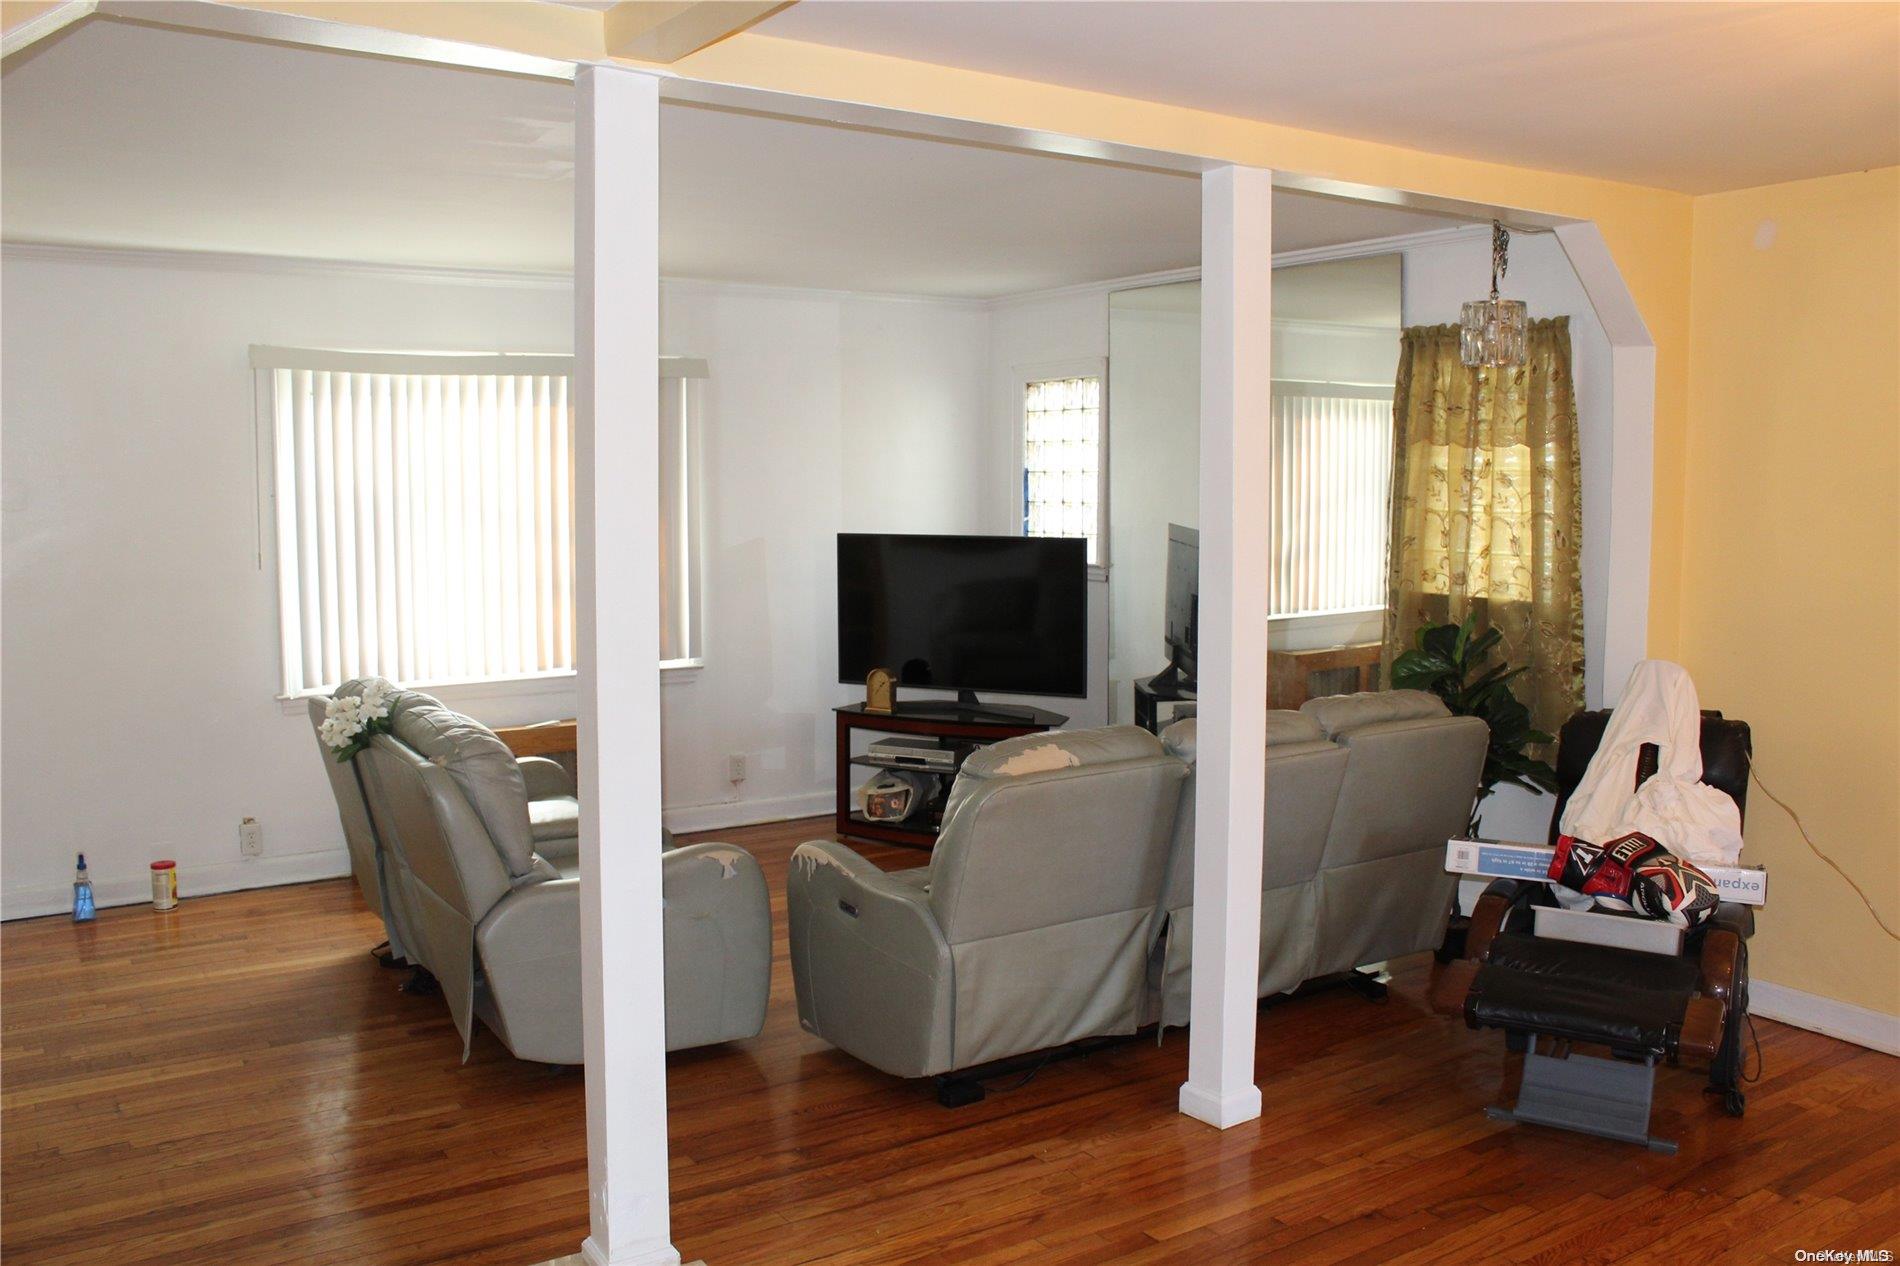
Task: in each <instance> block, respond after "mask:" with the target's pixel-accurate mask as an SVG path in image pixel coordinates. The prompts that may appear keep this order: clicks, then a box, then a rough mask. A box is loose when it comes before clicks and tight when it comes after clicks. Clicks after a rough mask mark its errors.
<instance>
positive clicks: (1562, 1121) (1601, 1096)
mask: <svg viewBox="0 0 1900 1266" xmlns="http://www.w3.org/2000/svg"><path fill="white" fill-rule="evenodd" d="M1655 1090H1656V1065H1655V1063H1654V1062H1653V1061H1647V1062H1644V1063H1641V1064H1631V1063H1624V1062H1622V1061H1619V1060H1611V1059H1599V1058H1597V1057H1595V1056H1592V1055H1572V1056H1570V1057H1569V1058H1568V1059H1556V1058H1553V1057H1551V1056H1549V1055H1538V1054H1535V1053H1531V1054H1527V1055H1525V1056H1524V1074H1523V1080H1522V1081H1521V1082H1519V1084H1518V1090H1517V1106H1516V1107H1515V1108H1497V1107H1492V1108H1486V1109H1485V1110H1484V1114H1485V1115H1486V1116H1488V1117H1490V1118H1491V1119H1492V1120H1494V1121H1528V1122H1530V1123H1532V1124H1533V1125H1548V1126H1554V1127H1555V1128H1557V1129H1560V1130H1575V1131H1577V1132H1578V1133H1580V1134H1594V1135H1596V1136H1597V1137H1598V1138H1606V1139H1618V1140H1621V1141H1622V1142H1625V1143H1640V1144H1642V1145H1643V1146H1644V1147H1647V1148H1649V1150H1650V1151H1652V1152H1661V1153H1663V1154H1664V1155H1666V1156H1674V1155H1675V1154H1676V1145H1675V1144H1674V1143H1672V1142H1670V1141H1669V1140H1668V1139H1659V1138H1654V1137H1651V1135H1650V1133H1649V1106H1650V1101H1651V1099H1652V1097H1653V1096H1654V1094H1655Z"/></svg>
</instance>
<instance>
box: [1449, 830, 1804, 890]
mask: <svg viewBox="0 0 1900 1266" xmlns="http://www.w3.org/2000/svg"><path fill="white" fill-rule="evenodd" d="M1556 851H1557V850H1556V849H1554V848H1547V847H1545V846H1544V845H1542V844H1518V843H1513V842H1509V841H1504V840H1465V839H1453V840H1447V841H1446V842H1445V869H1446V870H1448V871H1450V872H1452V873H1453V874H1454V875H1488V876H1490V877H1491V878H1493V879H1531V880H1536V881H1538V882H1540V883H1548V882H1549V879H1550V859H1551V857H1552V856H1554V855H1555V854H1556ZM1702 870H1703V871H1704V872H1705V873H1706V874H1707V875H1708V877H1709V878H1710V879H1713V880H1714V881H1715V886H1716V887H1717V888H1719V889H1721V892H1722V900H1724V901H1733V902H1735V903H1736V904H1737V905H1744V906H1759V905H1765V904H1767V900H1768V872H1767V871H1766V870H1765V869H1763V868H1762V867H1760V866H1704V867H1702Z"/></svg>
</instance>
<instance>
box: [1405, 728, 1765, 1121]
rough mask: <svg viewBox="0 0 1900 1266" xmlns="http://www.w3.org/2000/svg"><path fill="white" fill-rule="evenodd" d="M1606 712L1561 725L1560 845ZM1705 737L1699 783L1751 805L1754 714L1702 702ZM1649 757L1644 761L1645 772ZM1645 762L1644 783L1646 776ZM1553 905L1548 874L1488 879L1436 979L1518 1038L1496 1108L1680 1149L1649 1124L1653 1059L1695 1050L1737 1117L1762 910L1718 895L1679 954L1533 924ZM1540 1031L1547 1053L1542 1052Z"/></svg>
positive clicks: (1461, 1011)
mask: <svg viewBox="0 0 1900 1266" xmlns="http://www.w3.org/2000/svg"><path fill="white" fill-rule="evenodd" d="M1609 718H1610V714H1609V712H1608V711H1600V712H1583V713H1579V714H1577V715H1576V716H1574V717H1572V718H1571V719H1570V720H1569V721H1568V722H1567V723H1565V725H1564V727H1563V731H1562V733H1561V734H1560V735H1559V737H1558V745H1559V746H1558V756H1557V781H1558V787H1559V790H1558V795H1557V805H1556V808H1555V810H1554V811H1553V812H1552V814H1551V825H1550V840H1551V842H1552V843H1553V844H1554V843H1555V842H1556V839H1557V835H1558V830H1557V823H1558V822H1559V821H1560V820H1561V818H1562V816H1563V810H1564V806H1565V805H1566V804H1567V803H1569V800H1570V796H1571V793H1572V792H1573V791H1575V790H1576V788H1577V786H1578V784H1579V783H1581V782H1582V780H1583V775H1584V771H1585V769H1586V768H1587V767H1588V766H1589V763H1590V758H1591V757H1592V756H1594V755H1595V754H1596V750H1597V747H1598V745H1599V744H1600V743H1601V742H1602V739H1603V732H1604V728H1605V726H1606V725H1607V724H1608V723H1609ZM1701 749H1702V770H1703V772H1702V781H1703V782H1705V783H1707V784H1708V785H1710V786H1712V787H1715V788H1717V789H1718V790H1721V791H1723V792H1726V793H1727V794H1728V795H1729V797H1730V798H1731V799H1733V800H1734V801H1735V804H1736V807H1737V808H1738V809H1740V810H1743V811H1744V812H1745V811H1746V808H1747V795H1748V770H1749V761H1750V759H1751V756H1752V744H1751V742H1750V736H1749V730H1748V726H1747V724H1746V723H1745V722H1742V721H1732V720H1728V719H1725V718H1724V717H1723V716H1722V715H1721V714H1720V713H1719V712H1704V713H1703V715H1702V733H1701ZM1653 768H1654V765H1653V763H1652V762H1649V761H1644V762H1641V763H1640V770H1649V769H1653ZM1640 770H1639V773H1638V781H1639V783H1640V781H1641V779H1642V778H1643V777H1645V776H1646V775H1645V774H1644V773H1643V772H1640ZM1550 904H1554V898H1553V897H1552V895H1551V893H1550V888H1549V886H1548V885H1547V884H1543V883H1535V882H1527V881H1522V880H1509V879H1500V880H1497V881H1494V882H1493V883H1492V884H1491V885H1490V886H1489V887H1488V888H1486V889H1485V892H1484V895H1483V896H1482V897H1481V898H1480V899H1479V901H1478V904H1477V907H1476V908H1475V909H1474V911H1473V913H1472V917H1471V924H1470V929H1469V931H1468V932H1467V934H1466V940H1465V953H1464V957H1463V958H1462V959H1460V960H1457V961H1454V962H1451V963H1449V964H1447V965H1446V966H1445V967H1444V968H1443V969H1442V970H1441V971H1440V974H1439V976H1438V978H1437V980H1436V981H1435V982H1434V987H1433V998H1434V1002H1435V1004H1436V1005H1437V1006H1438V1008H1439V1009H1440V1010H1441V1011H1445V1012H1448V1013H1451V1014H1456V1015H1462V1016H1463V1017H1464V1019H1465V1023H1466V1024H1468V1025H1469V1026H1470V1027H1472V1028H1474V1029H1485V1028H1491V1029H1503V1030H1504V1032H1505V1037H1506V1042H1507V1043H1508V1045H1509V1047H1510V1049H1511V1050H1513V1051H1518V1052H1523V1053H1524V1054H1525V1068H1524V1073H1523V1080H1522V1083H1521V1087H1520V1091H1519V1096H1518V1104H1517V1107H1516V1108H1515V1109H1511V1110H1506V1109H1502V1108H1491V1109H1488V1111H1489V1113H1490V1114H1491V1115H1492V1116H1494V1117H1498V1118H1500V1119H1504V1120H1513V1121H1520V1120H1521V1121H1532V1122H1536V1123H1539V1124H1545V1125H1555V1126H1559V1127H1562V1128H1566V1129H1574V1130H1581V1131H1583V1132H1585V1133H1591V1134H1599V1135H1603V1136H1605V1137H1609V1138H1618V1139H1624V1140H1627V1141H1630V1142H1640V1143H1644V1144H1646V1145H1648V1146H1649V1147H1651V1148H1653V1149H1655V1150H1657V1151H1664V1152H1673V1151H1675V1144H1673V1143H1669V1142H1666V1141H1664V1140H1660V1139H1656V1138H1653V1137H1652V1136H1651V1135H1650V1134H1649V1104H1650V1096H1651V1091H1652V1089H1653V1082H1654V1070H1655V1066H1656V1065H1657V1064H1658V1063H1659V1062H1664V1061H1666V1062H1668V1063H1671V1064H1675V1063H1679V1062H1681V1061H1682V1060H1684V1059H1689V1060H1692V1061H1694V1062H1698V1063H1699V1062H1703V1061H1706V1062H1707V1063H1708V1065H1709V1069H1710V1074H1709V1083H1710V1084H1709V1090H1710V1092H1711V1093H1715V1094H1719V1095H1721V1096H1722V1099H1723V1106H1724V1107H1725V1108H1726V1110H1727V1111H1728V1112H1729V1114H1730V1115H1732V1116H1740V1115H1741V1114H1742V1111H1743V1108H1744V1107H1745V1102H1746V1101H1745V1099H1744V1097H1743V1094H1742V1090H1741V1081H1742V1043H1743V1035H1744V1031H1745V1028H1746V1024H1747V1015H1748V946H1747V940H1748V938H1749V936H1750V935H1752V934H1753V932H1754V930H1755V922H1754V912H1753V911H1752V910H1751V909H1750V908H1749V907H1747V906H1743V905H1737V904H1735V903H1732V902H1723V903H1722V904H1721V905H1720V906H1719V907H1718V908H1717V910H1716V912H1715V914H1714V916H1713V917H1712V918H1711V919H1710V920H1709V921H1708V922H1707V923H1705V924H1703V925H1702V926H1701V927H1700V928H1697V929H1696V930H1695V931H1693V932H1691V933H1690V934H1689V936H1688V937H1687V938H1686V940H1685V943H1684V946H1683V951H1682V953H1681V954H1680V955H1677V956H1670V955H1664V954H1653V953H1645V952H1643V951H1640V950H1631V949H1622V948H1618V947H1613V946H1604V945H1586V944H1579V943H1576V942H1570V941H1560V940H1554V939H1547V938H1540V937H1537V936H1534V935H1533V934H1532V932H1531V924H1532V921H1533V917H1534V916H1533V908H1534V907H1535V906H1537V905H1550ZM1540 1041H1542V1042H1544V1043H1546V1044H1547V1050H1548V1052H1549V1053H1545V1051H1540V1050H1539V1044H1540ZM1573 1042H1582V1043H1589V1044H1595V1045H1601V1046H1606V1047H1608V1048H1609V1049H1610V1052H1611V1054H1612V1056H1613V1057H1614V1058H1613V1059H1612V1060H1602V1059H1596V1058H1592V1057H1587V1056H1572V1055H1571V1054H1570V1050H1569V1047H1570V1044H1571V1043H1573Z"/></svg>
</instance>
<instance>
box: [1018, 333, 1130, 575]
mask: <svg viewBox="0 0 1900 1266" xmlns="http://www.w3.org/2000/svg"><path fill="white" fill-rule="evenodd" d="M1058 378H1093V379H1095V380H1096V381H1098V382H1099V383H1100V384H1101V393H1100V396H1099V399H1100V401H1101V404H1100V407H1099V410H1098V412H1099V413H1100V415H1101V416H1100V420H1099V422H1098V425H1099V427H1100V428H1101V440H1100V444H1101V453H1100V460H1098V461H1097V462H1096V470H1095V480H1096V489H1095V505H1096V515H1095V534H1096V546H1097V549H1096V558H1095V561H1094V562H1092V563H1090V564H1089V578H1090V579H1092V580H1100V579H1104V578H1106V577H1107V575H1108V567H1109V562H1110V559H1109V550H1108V537H1109V531H1108V522H1109V504H1108V486H1109V484H1108V468H1109V462H1110V461H1111V460H1112V458H1111V454H1110V444H1109V399H1108V358H1107V357H1104V356H1083V357H1078V358H1075V359H1072V360H1053V361H1039V362H1035V363H1031V364H1027V365H1013V366H1011V367H1010V398H1009V418H1010V428H1009V433H1010V445H1009V465H1010V473H1011V482H1010V497H1009V505H1010V519H1009V534H1010V535H1011V536H1022V535H1023V474H1024V465H1023V398H1024V395H1025V394H1026V393H1027V392H1028V390H1029V387H1030V385H1031V384H1032V383H1038V382H1049V381H1051V380H1054V379H1058Z"/></svg>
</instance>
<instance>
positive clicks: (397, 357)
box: [252, 348, 704, 695]
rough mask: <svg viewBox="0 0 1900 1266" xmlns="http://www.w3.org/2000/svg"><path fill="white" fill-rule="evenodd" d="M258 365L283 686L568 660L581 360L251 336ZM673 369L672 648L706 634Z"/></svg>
mask: <svg viewBox="0 0 1900 1266" xmlns="http://www.w3.org/2000/svg"><path fill="white" fill-rule="evenodd" d="M252 363H253V365H254V366H256V368H257V371H258V372H259V374H260V375H262V377H263V378H264V380H265V385H266V387H267V391H268V396H269V402H270V406H269V407H270V423H271V426H270V429H271V435H272V448H273V454H274V459H273V465H274V469H275V496H274V501H275V522H276V538H277V570H278V596H279V610H280V628H281V639H282V660H283V693H284V694H286V695H295V694H301V693H307V692H310V691H314V690H329V689H333V688H334V687H335V686H336V685H337V684H338V683H340V682H343V681H346V680H349V679H350V678H352V677H360V676H366V675H371V674H374V675H377V676H382V677H387V678H389V679H390V680H392V681H397V682H402V683H406V684H425V685H426V684H430V683H437V684H440V683H447V682H456V681H495V680H502V679H508V678H521V677H533V676H538V675H546V674H553V673H563V672H571V671H573V668H574V416H573V410H572V408H571V406H570V401H569V396H568V373H569V370H570V368H571V364H572V358H571V357H567V356H412V355H401V354H380V353H360V352H323V351H302V350H298V349H289V348H254V349H253V350H252ZM686 364H692V365H698V364H699V363H698V362H690V363H686ZM664 372H665V368H664V367H663V373H664ZM703 373H704V369H703V365H700V366H699V368H698V374H700V375H703ZM680 377H682V371H681V370H680V369H679V367H678V365H675V366H674V372H673V373H672V374H670V375H669V376H667V377H664V378H663V379H662V383H661V410H660V417H661V433H662V439H661V451H662V463H661V480H662V485H663V486H662V488H661V490H660V516H661V521H660V524H659V539H660V549H661V557H662V569H661V574H662V583H663V587H664V590H663V593H662V596H661V605H662V615H663V620H662V623H663V627H664V629H665V632H664V634H663V637H662V642H663V648H662V654H663V655H664V656H666V657H669V658H686V657H688V656H690V655H692V654H694V653H695V651H694V648H696V646H697V640H698V631H697V628H696V626H695V625H696V622H695V621H694V618H693V614H694V610H695V602H696V594H695V589H696V583H697V577H696V566H697V553H698V551H697V548H696V545H697V542H696V530H695V529H696V516H695V513H694V507H693V504H692V503H693V501H694V500H695V498H694V497H693V496H692V489H693V482H692V471H691V463H692V461H693V459H694V454H695V452H696V447H695V445H694V443H693V439H692V435H691V418H690V415H689V413H688V411H687V405H688V401H689V398H690V397H689V396H688V394H687V391H686V388H685V386H684V384H683V383H681V382H680V381H678V379H679V378H680Z"/></svg>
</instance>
